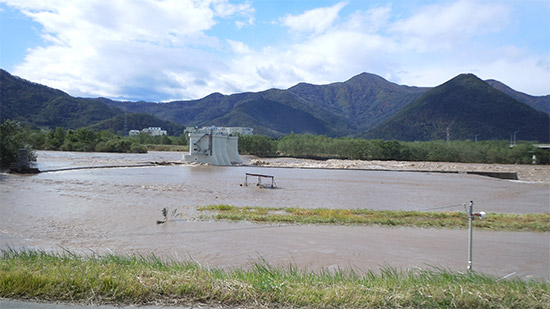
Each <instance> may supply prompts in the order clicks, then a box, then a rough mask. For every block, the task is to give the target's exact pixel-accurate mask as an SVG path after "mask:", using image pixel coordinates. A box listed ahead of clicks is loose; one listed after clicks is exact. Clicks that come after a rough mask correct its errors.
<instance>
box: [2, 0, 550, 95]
mask: <svg viewBox="0 0 550 309" xmlns="http://www.w3.org/2000/svg"><path fill="white" fill-rule="evenodd" d="M0 1H1V0H0ZM235 2H237V0H235V1H231V2H230V0H211V1H195V0H186V1H179V0H165V1H147V0H113V1H108V2H106V1H103V0H89V1H83V2H77V1H69V2H67V1H60V2H56V1H55V0H51V1H42V0H39V1H33V0H27V1H22V0H21V1H16V0H8V1H7V3H8V5H12V6H15V7H17V8H19V9H20V10H21V11H22V12H24V13H25V14H27V15H28V16H30V17H31V18H33V19H34V20H35V21H37V22H39V23H41V24H42V25H43V27H44V32H43V37H44V38H45V40H47V42H48V45H46V46H43V47H37V48H34V49H31V50H30V51H29V52H28V54H27V55H26V57H25V61H24V62H23V63H21V64H20V65H18V66H17V67H16V69H15V71H14V73H15V74H16V75H19V76H21V77H24V78H27V79H30V80H33V81H35V82H39V83H44V84H47V85H49V86H52V87H56V88H60V89H62V90H64V91H67V92H69V93H70V94H72V95H80V96H106V97H111V98H125V99H134V100H139V99H143V100H159V101H160V100H170V99H195V98H199V97H203V96H206V95H208V94H210V93H212V92H222V93H234V92H241V91H260V90H264V89H268V88H272V87H277V88H288V87H290V86H293V85H294V84H296V83H298V82H302V81H306V82H310V83H317V84H319V83H328V82H334V81H344V80H346V79H348V78H350V77H352V76H353V75H356V74H358V73H360V72H363V71H365V72H371V73H375V74H378V75H381V76H383V77H386V78H390V80H391V81H394V82H398V83H403V84H408V85H418V86H435V85H438V84H440V83H442V82H445V81H446V80H448V79H450V78H452V77H454V76H456V75H457V74H460V73H463V72H473V73H475V74H478V76H480V77H482V78H495V79H499V80H501V81H502V82H505V83H507V84H508V83H509V85H510V86H512V87H514V88H515V87H517V88H516V89H517V90H521V91H526V92H529V91H531V92H530V93H532V94H542V92H544V91H546V92H548V90H547V89H548V86H545V85H543V83H544V81H547V80H550V69H549V63H550V60H549V59H548V55H544V54H542V56H541V53H539V54H538V55H537V54H533V52H532V51H529V50H528V48H524V47H520V46H514V45H512V44H507V45H502V46H500V45H498V44H496V45H495V43H494V42H485V41H484V40H483V39H479V38H480V35H481V38H485V37H486V36H490V35H492V34H494V33H500V32H502V31H503V29H505V27H507V26H508V25H510V24H513V18H512V15H513V10H512V9H511V8H509V7H507V6H506V2H504V4H501V2H498V3H496V4H494V3H492V2H478V1H465V0H457V1H450V2H444V3H443V4H435V5H429V6H424V7H419V8H418V9H417V10H416V11H415V12H412V13H410V14H403V13H402V12H399V14H398V13H397V12H394V11H393V9H392V7H391V5H388V6H383V7H373V8H370V9H366V10H357V11H355V12H352V13H350V14H343V8H344V7H346V5H347V4H346V3H345V2H338V3H336V4H334V5H333V6H330V7H324V8H318V9H313V10H309V11H306V12H304V13H302V14H297V15H286V16H284V17H283V18H281V19H279V20H278V21H279V23H276V24H271V25H269V26H270V27H281V26H282V27H281V29H289V30H290V32H291V33H293V34H297V35H291V36H289V37H287V38H285V40H281V39H280V38H274V39H273V42H277V43H271V44H270V45H266V46H260V47H253V46H257V44H256V42H254V41H253V40H254V39H255V37H254V36H252V37H247V36H246V35H245V36H239V35H238V33H237V34H235V32H233V33H232V35H233V36H226V37H216V36H214V32H213V31H212V29H214V28H215V27H216V25H219V27H222V26H220V24H221V25H223V27H227V25H232V26H233V23H234V27H236V29H239V28H241V27H244V26H250V27H248V28H247V29H242V30H237V31H242V32H246V31H249V32H254V31H255V30H256V29H257V28H260V27H259V26H258V25H255V24H254V23H255V19H254V18H255V17H254V13H255V9H254V8H253V7H252V6H251V5H250V4H249V3H248V2H242V3H241V4H234V3H235ZM220 21H223V23H222V22H220ZM256 35H263V34H262V33H261V32H258V34H256ZM280 42H283V43H280ZM526 76H528V77H529V78H526ZM541 89H542V90H541Z"/></svg>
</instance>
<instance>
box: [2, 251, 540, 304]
mask: <svg viewBox="0 0 550 309" xmlns="http://www.w3.org/2000/svg"><path fill="white" fill-rule="evenodd" d="M0 297H3V298H10V299H33V300H40V301H52V302H53V301H55V302H71V303H84V304H95V305H97V304H117V305H130V304H131V305H144V304H156V305H197V304H207V305H222V306H235V307H254V308H257V307H321V308H337V307H338V308H342V307H343V308H366V307H374V308H387V307H415V308H427V307H429V308H434V307H437V308H442V307H444V308H497V307H498V308H549V304H550V284H549V283H548V282H547V281H546V282H541V281H534V280H520V279H504V280H500V279H499V278H496V277H492V276H487V275H482V274H478V273H475V272H471V273H456V272H451V271H448V270H444V269H430V270H416V271H400V270H397V269H394V268H390V267H385V268H382V269H381V270H379V271H376V272H373V271H368V272H366V273H364V274H361V273H357V272H354V271H342V270H337V271H321V272H308V271H305V270H299V269H298V268H296V267H294V266H289V267H288V268H276V267H273V266H271V265H269V264H268V263H266V262H265V261H260V262H259V263H256V264H254V265H252V267H250V268H249V269H234V270H230V271H224V270H220V269H206V268H203V267H200V266H198V265H197V264H195V263H186V262H174V261H173V262H166V261H163V260H161V259H159V258H158V257H154V256H153V257H123V256H115V255H109V256H104V257H99V256H92V257H79V256H76V255H72V254H63V255H56V254H48V253H44V252H39V251H18V252H16V251H13V250H8V251H3V252H2V256H1V258H0Z"/></svg>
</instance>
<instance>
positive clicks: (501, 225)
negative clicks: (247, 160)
mask: <svg viewBox="0 0 550 309" xmlns="http://www.w3.org/2000/svg"><path fill="white" fill-rule="evenodd" d="M198 210H200V211H205V212H214V213H215V214H214V215H213V218H215V219H216V220H231V221H251V222H267V223H300V224H335V225H352V224H363V225H385V226H413V227H424V228H467V227H468V217H467V215H466V214H465V213H464V212H462V211H455V212H424V211H394V210H368V209H325V208H316V209H305V208H269V207H237V206H231V205H210V206H204V207H199V208H198ZM474 227H475V228H476V229H483V230H495V231H530V232H550V214H499V213H488V214H487V217H486V218H485V219H483V220H479V219H478V220H474Z"/></svg>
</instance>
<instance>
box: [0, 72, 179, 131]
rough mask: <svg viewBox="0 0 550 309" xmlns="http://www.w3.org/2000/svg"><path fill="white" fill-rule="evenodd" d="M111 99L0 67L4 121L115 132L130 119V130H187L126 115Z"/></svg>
mask: <svg viewBox="0 0 550 309" xmlns="http://www.w3.org/2000/svg"><path fill="white" fill-rule="evenodd" d="M110 101H111V100H109V99H105V98H96V99H90V98H75V97H72V96H70V95H68V94H67V93H65V92H63V91H61V90H57V89H53V88H50V87H47V86H43V85H40V84H37V83H33V82H30V81H27V80H24V79H22V78H19V77H17V76H13V75H11V74H10V73H8V72H6V71H4V70H2V69H0V121H2V120H4V119H12V120H16V121H18V122H19V123H21V124H22V125H24V126H26V125H28V126H30V127H31V128H52V129H53V128H56V127H63V128H67V129H77V128H82V127H88V126H91V125H94V128H97V129H100V128H101V129H115V132H121V131H122V129H123V128H124V124H125V122H126V124H127V128H128V129H142V128H144V127H148V126H161V125H162V126H163V127H165V128H167V129H168V130H169V132H176V131H180V132H182V131H183V126H178V125H175V124H173V123H170V122H168V121H164V120H161V119H158V118H157V117H155V116H152V115H146V116H143V115H142V116H138V115H129V116H127V117H124V112H123V111H122V110H121V109H119V108H116V107H113V106H111V105H109V104H107V102H110ZM128 119H130V121H128Z"/></svg>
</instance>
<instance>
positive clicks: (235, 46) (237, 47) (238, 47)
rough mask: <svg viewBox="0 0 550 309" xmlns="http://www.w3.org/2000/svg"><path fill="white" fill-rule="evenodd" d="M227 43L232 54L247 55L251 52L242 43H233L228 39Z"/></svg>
mask: <svg viewBox="0 0 550 309" xmlns="http://www.w3.org/2000/svg"><path fill="white" fill-rule="evenodd" d="M227 43H229V45H230V46H231V49H232V50H233V52H235V53H237V54H248V53H250V52H251V49H250V47H248V46H247V45H246V44H244V43H243V42H238V41H233V40H229V39H228V40H227Z"/></svg>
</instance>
